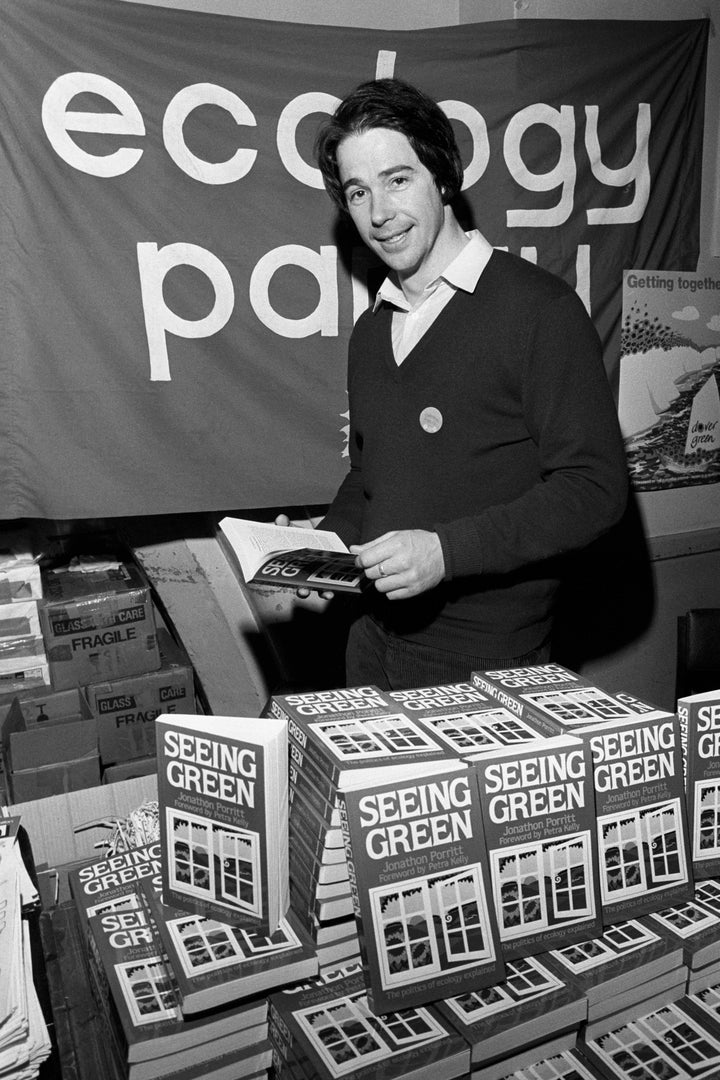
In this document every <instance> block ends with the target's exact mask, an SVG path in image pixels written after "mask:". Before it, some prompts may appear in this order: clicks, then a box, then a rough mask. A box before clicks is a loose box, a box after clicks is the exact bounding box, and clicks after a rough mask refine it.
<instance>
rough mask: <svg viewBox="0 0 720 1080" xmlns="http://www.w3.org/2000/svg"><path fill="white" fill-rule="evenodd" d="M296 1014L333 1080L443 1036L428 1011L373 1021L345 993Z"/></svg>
mask: <svg viewBox="0 0 720 1080" xmlns="http://www.w3.org/2000/svg"><path fill="white" fill-rule="evenodd" d="M295 1015H296V1017H297V1022H298V1024H299V1026H300V1027H301V1028H302V1029H303V1030H304V1031H305V1033H306V1034H307V1037H308V1039H309V1040H310V1042H311V1043H312V1045H313V1047H314V1048H315V1050H316V1052H317V1054H318V1056H319V1057H320V1058H321V1060H322V1061H323V1063H324V1065H325V1067H326V1068H327V1069H328V1070H330V1072H331V1073H332V1075H334V1076H344V1075H345V1073H347V1072H350V1071H351V1070H353V1069H356V1068H357V1067H358V1066H359V1065H363V1066H367V1065H373V1064H376V1063H379V1062H384V1063H387V1061H388V1060H389V1059H392V1058H393V1057H394V1056H396V1055H398V1054H401V1053H403V1052H404V1051H405V1050H407V1049H408V1048H410V1047H412V1049H413V1050H417V1049H418V1048H419V1047H427V1046H431V1045H432V1043H434V1042H435V1041H437V1040H438V1039H442V1038H446V1037H447V1032H446V1031H445V1029H444V1028H443V1026H442V1025H441V1024H440V1023H439V1021H438V1020H437V1018H436V1017H435V1016H433V1015H431V1014H430V1013H429V1012H428V1011H427V1010H426V1009H403V1010H401V1011H399V1012H391V1013H388V1014H387V1015H385V1016H373V1014H372V1013H371V1012H370V1010H369V1009H368V1007H367V999H366V997H365V995H364V994H362V993H356V994H348V995H347V997H344V998H338V999H336V1000H335V1001H332V1002H329V1003H328V1004H327V1005H325V1006H317V1007H315V1008H309V1009H304V1010H302V1011H300V1012H298V1013H296V1014H295Z"/></svg>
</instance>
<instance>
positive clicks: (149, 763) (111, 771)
mask: <svg viewBox="0 0 720 1080" xmlns="http://www.w3.org/2000/svg"><path fill="white" fill-rule="evenodd" d="M136 776H157V758H156V757H155V756H153V757H139V758H133V760H132V761H121V762H120V763H119V764H117V765H107V766H106V767H105V768H104V769H103V776H102V782H103V784H117V783H118V781H120V780H132V779H133V778H134V777H136Z"/></svg>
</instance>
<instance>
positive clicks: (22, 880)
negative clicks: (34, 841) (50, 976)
mask: <svg viewBox="0 0 720 1080" xmlns="http://www.w3.org/2000/svg"><path fill="white" fill-rule="evenodd" d="M18 826H19V818H17V817H13V818H0V972H1V973H2V978H1V979H0V1075H2V1076H3V1077H8V1078H12V1077H18V1078H20V1077H22V1078H23V1080H24V1078H26V1077H27V1078H32V1077H35V1076H37V1075H38V1073H39V1071H40V1067H41V1065H42V1063H43V1062H44V1061H45V1060H46V1059H47V1058H48V1057H49V1056H50V1052H51V1043H50V1038H49V1035H48V1029H47V1026H46V1024H45V1019H44V1017H43V1013H42V1009H41V1007H40V1002H39V1000H38V996H37V993H36V990H35V985H34V982H33V964H32V955H31V948H30V931H29V926H28V921H27V919H24V918H23V911H24V910H25V911H27V910H28V909H29V908H31V907H32V906H33V905H34V904H35V903H36V902H37V899H38V898H37V894H36V893H35V892H34V889H33V888H32V885H31V883H30V880H29V877H28V875H27V871H26V869H25V867H24V864H23V861H22V858H21V855H20V850H19V845H18V842H17V835H18V834H17V830H18Z"/></svg>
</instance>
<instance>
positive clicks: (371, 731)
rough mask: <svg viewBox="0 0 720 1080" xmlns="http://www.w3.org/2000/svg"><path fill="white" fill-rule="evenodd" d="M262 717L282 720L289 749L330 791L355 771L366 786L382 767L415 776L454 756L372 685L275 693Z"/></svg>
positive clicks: (417, 722)
mask: <svg viewBox="0 0 720 1080" xmlns="http://www.w3.org/2000/svg"><path fill="white" fill-rule="evenodd" d="M265 713H266V714H269V715H273V716H277V717H280V718H282V719H285V720H286V721H287V724H288V736H289V739H290V745H291V747H292V746H293V745H295V746H297V747H298V749H299V750H300V751H302V753H303V755H304V761H307V762H308V763H309V762H310V761H312V762H313V763H314V764H315V765H316V766H317V769H319V770H320V772H321V773H323V774H324V775H325V776H326V777H327V780H328V784H329V785H330V787H329V790H330V792H334V790H335V789H337V788H339V787H342V786H343V784H344V783H346V782H347V778H348V775H349V774H351V773H353V772H357V771H360V770H363V771H364V772H365V774H366V775H365V781H364V782H367V783H368V784H370V783H373V782H374V780H375V779H376V778H377V776H379V775H380V772H379V770H381V769H383V768H385V767H386V766H388V765H394V766H396V767H398V768H400V767H402V768H406V769H407V770H408V771H409V772H413V771H415V772H416V771H417V770H418V769H432V768H433V767H434V763H436V762H437V761H440V760H449V759H453V758H454V757H455V755H453V754H452V753H451V751H450V750H449V749H448V747H447V746H446V745H444V744H443V743H441V742H440V741H439V740H438V739H437V738H435V737H433V736H432V735H431V734H430V732H428V731H427V730H425V728H423V727H422V725H421V724H420V723H419V721H418V720H417V719H416V718H415V717H409V716H406V715H405V714H404V713H403V712H402V711H401V710H400V709H399V708H398V706H397V704H396V703H395V702H393V701H391V700H390V699H389V698H388V697H387V696H386V695H385V694H384V693H383V692H382V691H381V690H378V688H377V687H375V686H356V687H349V688H346V689H339V690H325V691H318V692H317V693H302V694H287V695H277V696H274V697H272V698H271V699H270V701H269V703H268V705H267V706H266V709H265ZM295 764H297V765H298V767H299V768H304V762H303V764H302V765H300V764H299V763H298V762H297V761H296V762H295ZM458 767H461V764H458Z"/></svg>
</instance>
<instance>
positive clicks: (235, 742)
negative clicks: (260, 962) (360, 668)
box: [155, 713, 288, 931]
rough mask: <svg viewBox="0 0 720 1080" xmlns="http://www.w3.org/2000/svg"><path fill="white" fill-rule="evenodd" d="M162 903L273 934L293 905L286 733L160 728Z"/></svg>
mask: <svg viewBox="0 0 720 1080" xmlns="http://www.w3.org/2000/svg"><path fill="white" fill-rule="evenodd" d="M155 723H156V728H157V748H158V810H159V815H158V816H159V823H160V843H161V848H162V856H163V858H162V894H163V901H164V903H166V904H168V905H170V906H174V907H177V908H180V909H182V910H186V911H189V912H192V913H197V914H201V915H206V916H209V917H213V916H214V917H215V918H217V919H219V920H220V921H233V922H241V923H242V924H243V925H254V926H255V928H256V929H259V930H266V931H267V930H271V929H275V927H276V926H277V925H278V924H279V922H280V919H281V918H282V916H283V915H284V914H285V912H286V910H287V906H288V901H287V887H288V885H287V877H288V869H287V867H288V855H287V815H288V802H287V798H288V796H287V770H288V752H287V726H286V724H285V722H284V721H282V720H276V719H274V718H269V717H268V718H267V719H266V720H265V721H264V722H263V723H258V720H257V718H254V717H253V718H248V717H227V716H204V715H203V716H195V715H188V716H183V715H179V714H177V713H176V714H172V715H167V716H160V717H158V718H157V720H156V722H155Z"/></svg>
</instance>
